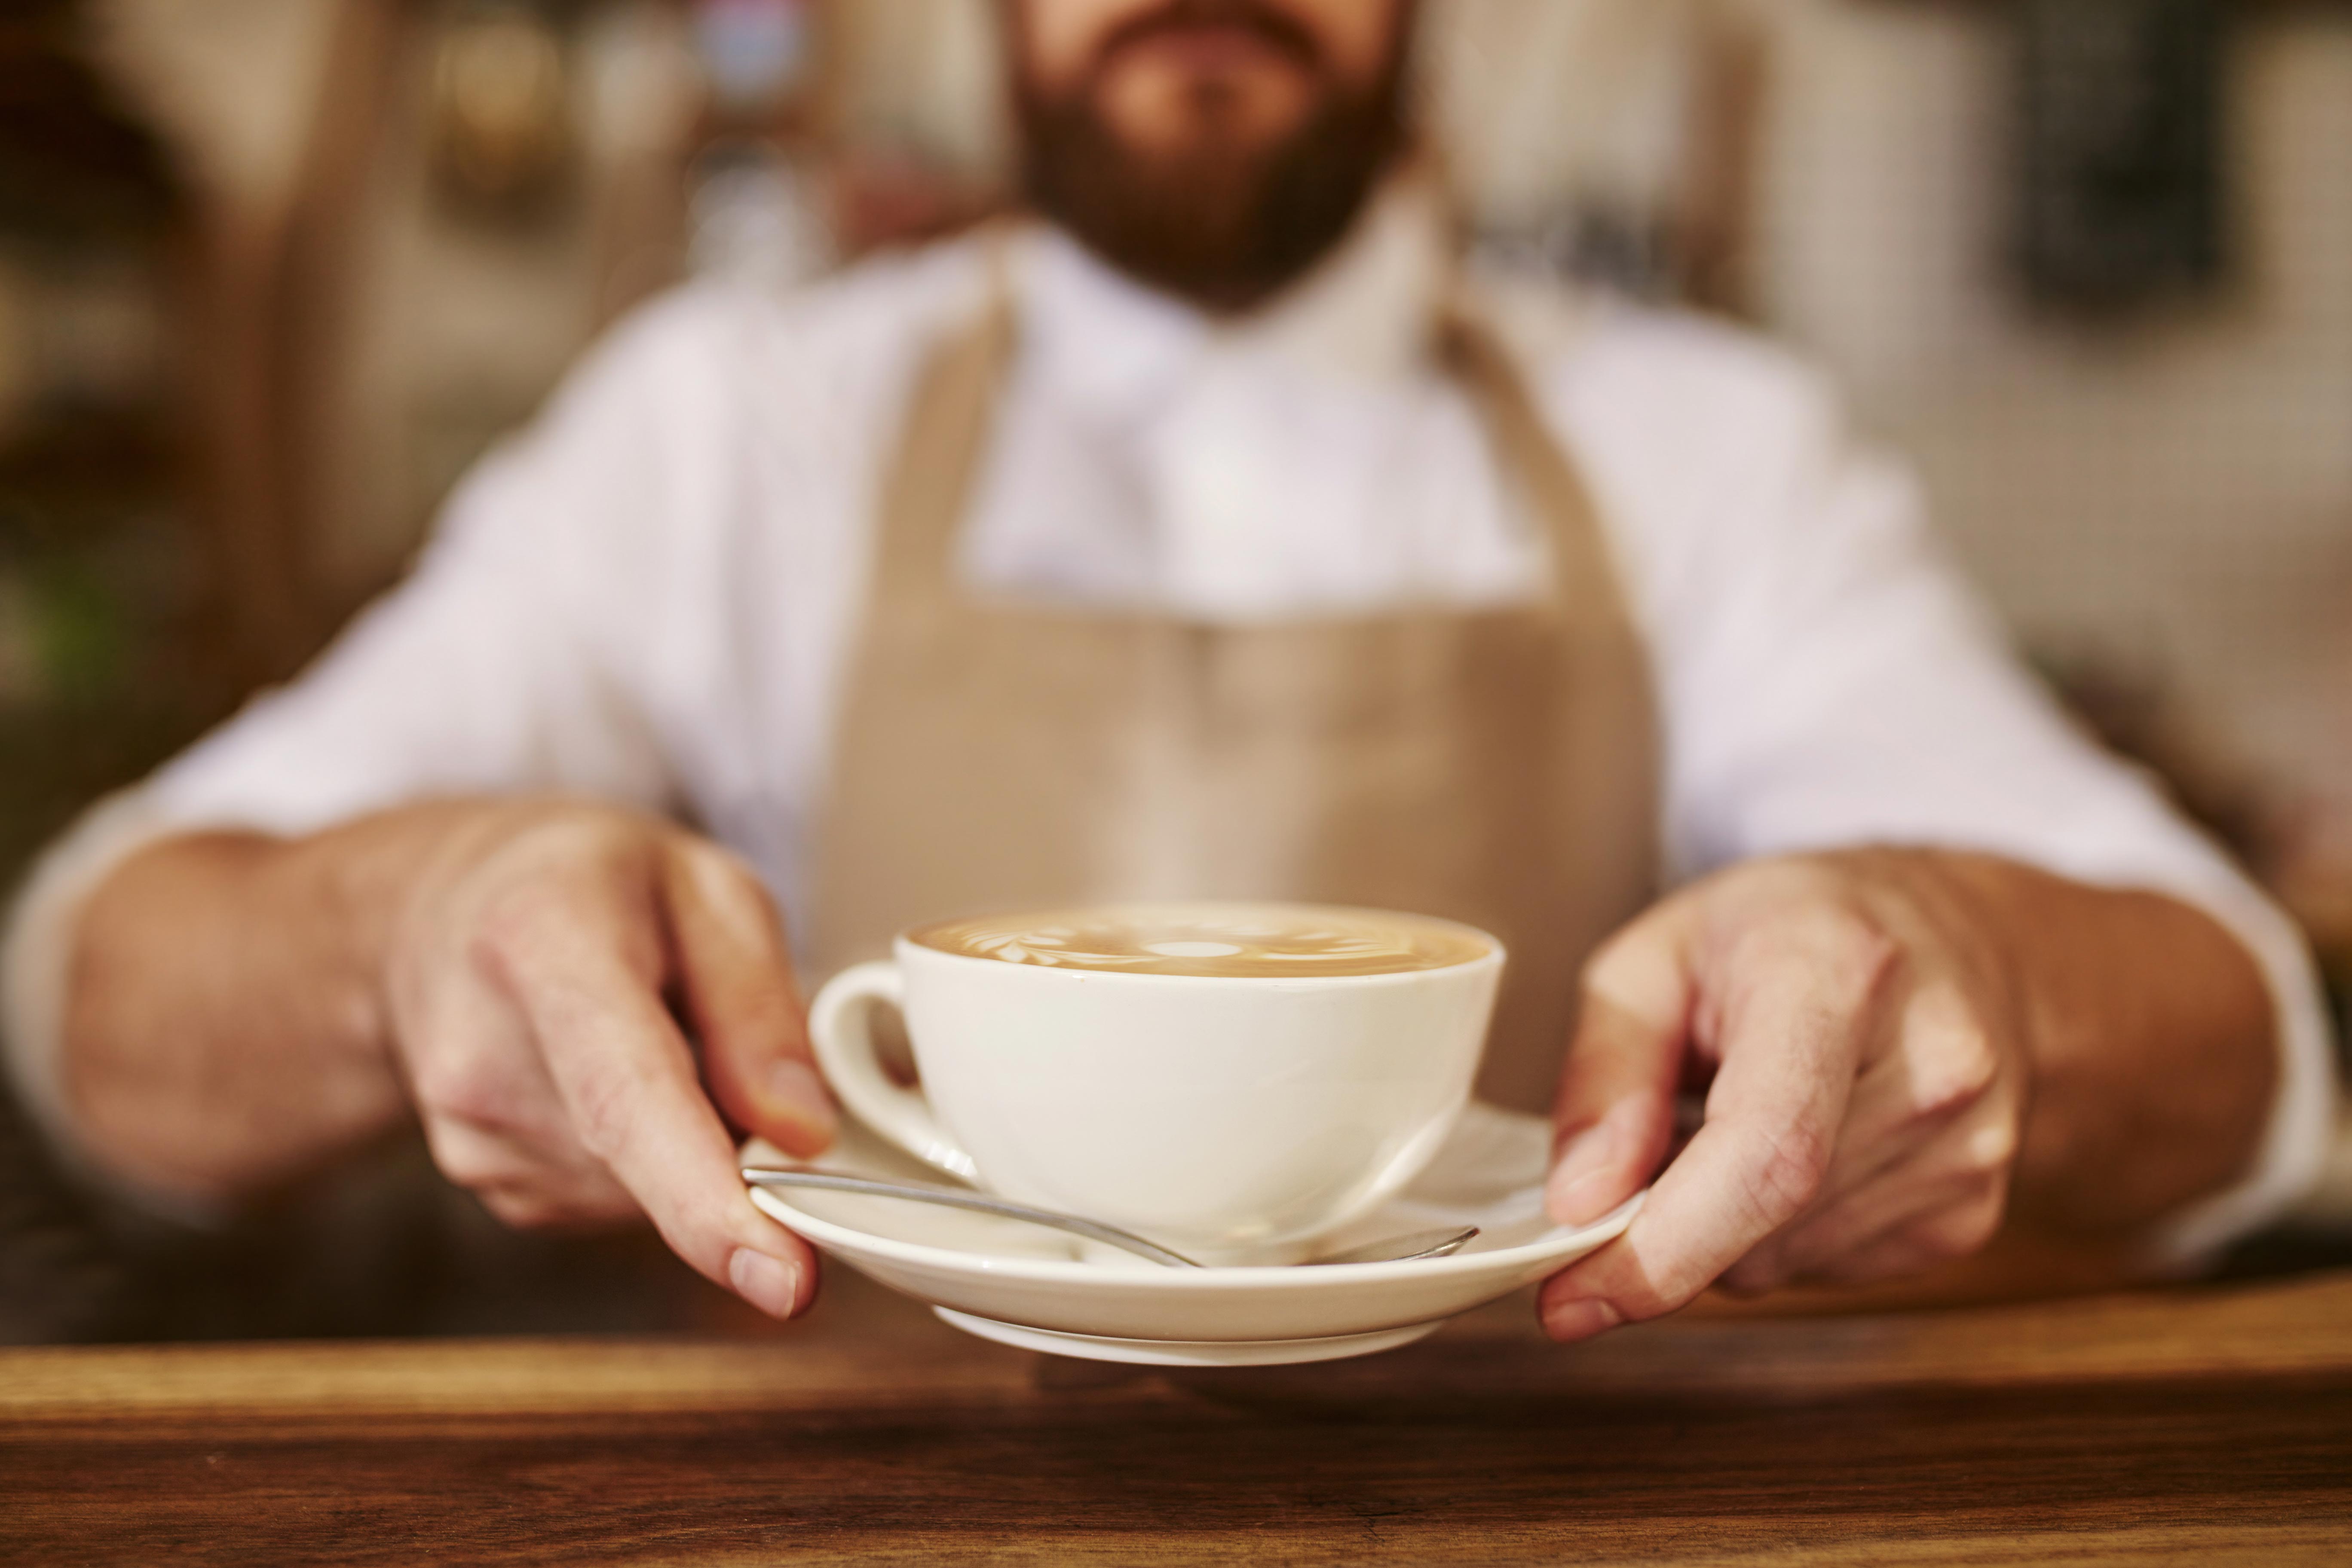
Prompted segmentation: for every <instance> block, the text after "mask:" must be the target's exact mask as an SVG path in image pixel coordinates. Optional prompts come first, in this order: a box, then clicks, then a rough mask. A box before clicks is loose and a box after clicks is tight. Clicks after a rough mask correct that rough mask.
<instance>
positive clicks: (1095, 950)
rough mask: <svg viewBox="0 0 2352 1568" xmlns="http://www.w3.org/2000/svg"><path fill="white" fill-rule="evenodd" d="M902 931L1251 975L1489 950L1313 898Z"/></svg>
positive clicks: (976, 921)
mask: <svg viewBox="0 0 2352 1568" xmlns="http://www.w3.org/2000/svg"><path fill="white" fill-rule="evenodd" d="M908 935H909V940H911V941H913V942H918V943H919V944H921V945H922V946H924V947H928V948H932V949H935V950H937V951H938V952H951V953H959V954H961V955H963V956H965V957H968V958H992V959H995V960H997V961H998V962H1000V963H1025V964H1034V965H1037V966H1039V967H1042V968H1050V969H1081V970H1102V971H1109V972H1114V973H1124V974H1191V975H1204V976H1225V977H1253V978H1288V979H1308V978H1316V977H1321V976H1338V975H1349V974H1391V973H1410V972H1412V971H1415V970H1423V969H1446V968H1451V967H1452V966H1454V965H1455V964H1458V963H1471V962H1473V961H1474V960H1476V959H1480V958H1484V957H1486V955H1487V954H1489V953H1491V952H1494V946H1493V944H1492V943H1491V942H1487V941H1486V940H1485V939H1484V938H1482V937H1480V936H1479V935H1477V934H1476V933H1475V932H1474V931H1468V930H1466V929H1465V928H1463V927H1461V926H1456V925H1452V924H1449V923H1447V922H1445V921H1436V920H1431V919H1428V918H1426V917H1424V916H1421V915H1406V914H1391V913H1389V912H1387V911H1385V910H1354V909H1339V908H1332V907H1327V906H1323V905H1318V904H1104V905H1096V906H1092V907H1089V908H1085V909H1067V910H1043V911H1038V912H1034V913H1021V914H1005V915H981V916H977V917H974V918H971V919H968V920H958V921H940V922H939V923H937V924H935V925H929V926H925V927H923V928H921V929H920V930H919V931H912V932H909V933H908Z"/></svg>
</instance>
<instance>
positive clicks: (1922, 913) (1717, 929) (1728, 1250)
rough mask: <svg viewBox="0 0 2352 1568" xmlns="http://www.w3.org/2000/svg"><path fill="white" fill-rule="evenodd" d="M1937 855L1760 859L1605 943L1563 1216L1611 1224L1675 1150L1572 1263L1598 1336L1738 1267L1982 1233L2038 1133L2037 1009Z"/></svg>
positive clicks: (1903, 1261) (1566, 1298)
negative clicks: (1691, 1106)
mask: <svg viewBox="0 0 2352 1568" xmlns="http://www.w3.org/2000/svg"><path fill="white" fill-rule="evenodd" d="M1988 912H1989V911H1987V910H1985V909H1984V908H1983V907H1982V905H1981V904H1980V903H1979V901H1978V900H1976V899H1974V898H1973V897H1972V896H1971V892H1970V889H1969V887H1968V885H1967V884H1966V882H1965V880H1964V879H1961V878H1958V877H1956V876H1954V875H1951V874H1950V872H1949V869H1948V866H1947V865H1946V864H1945V862H1944V860H1943V859H1942V858H1939V857H1937V856H1935V855H1932V854H1926V853H1919V854H1914V853H1908V852H1903V851H1893V850H1888V851H1864V852H1856V853H1850V854H1835V855H1824V856H1817V857H1806V858H1791V859H1782V860H1773V861H1764V862H1755V863H1750V864H1748V865H1744V866H1740V867H1736V868H1732V869H1730V870H1728V871H1726V872H1723V873H1721V874H1718V875H1717V876H1715V877H1712V878H1709V879H1706V880H1705V881H1702V882H1700V883H1697V884H1696V885H1694V886H1693V887H1691V888H1689V889H1685V890H1684V891H1683V892H1681V893H1678V894H1676V895H1675V896H1674V897H1673V898H1670V899H1668V900H1665V901H1664V902H1663V903H1661V904H1659V905H1658V906H1657V907H1656V908H1654V909H1653V910H1650V911H1649V912H1648V913H1646V914H1644V915H1643V916H1642V917H1641V918H1640V919H1639V920H1637V921H1634V922H1633V924H1632V925H1630V926H1628V927H1627V928H1626V929H1625V930H1623V931H1621V932H1620V933H1619V934H1618V935H1617V936H1616V937H1614V938H1612V940H1611V941H1610V942H1609V943H1608V944H1607V945H1605V946H1604V947H1603V948H1602V949H1601V951H1600V952H1598V953H1597V954H1595V955H1594V957H1593V959H1592V961H1591V964H1590V965H1589V966H1588V969H1587V971H1586V975H1585V994H1584V1005H1583V1012H1582V1017H1581V1022H1580V1026H1579V1028H1578V1032H1577V1037H1576V1040H1575V1044H1574V1047H1573V1048H1572V1049H1571V1051H1570V1057H1569V1062H1568V1068H1567V1073H1566V1077H1565V1079H1564V1080H1563V1082H1562V1085H1561V1089H1560V1095H1559V1107H1558V1110H1557V1112H1556V1120H1557V1123H1558V1142H1557V1147H1558V1150H1559V1155H1558V1158H1557V1160H1556V1163H1555V1166H1554V1169H1553V1173H1552V1175H1551V1180H1550V1184H1549V1194H1548V1197H1549V1207H1550V1210H1551V1213H1552V1215H1553V1216H1554V1217H1555V1218H1556V1219H1559V1220H1560V1221H1562V1222H1564V1223H1568V1224H1582V1223H1588V1222H1590V1221H1591V1220H1593V1219H1597V1218H1598V1217H1600V1216H1601V1215H1604V1214H1606V1213H1607V1212H1609V1210H1611V1209H1612V1208H1614V1207H1615V1206H1616V1205H1619V1204H1621V1203H1622V1202H1623V1201H1624V1200H1625V1199H1626V1198H1627V1197H1629V1196H1631V1195H1632V1194H1633V1193H1634V1192H1635V1191H1636V1190H1638V1189H1639V1188H1640V1187H1641V1186H1642V1184H1643V1183H1644V1182H1645V1181H1647V1180H1648V1179H1649V1178H1650V1177H1651V1175H1652V1174H1653V1173H1657V1172H1658V1170H1659V1167H1660V1165H1661V1164H1662V1163H1665V1161H1666V1159H1667V1157H1668V1154H1669V1152H1670V1146H1671V1144H1672V1142H1673V1139H1674V1136H1675V1100H1676V1097H1677V1094H1678V1092H1688V1091H1695V1090H1697V1089H1702V1088H1703V1089H1704V1090H1705V1093H1706V1115H1705V1120H1704V1121H1703V1123H1702V1124H1701V1125H1700V1126H1699V1127H1698V1129H1697V1131H1696V1133H1695V1134H1694V1135H1693V1136H1692V1137H1691V1139H1690V1141H1689V1142H1688V1144H1687V1146H1686V1147H1685V1148H1684V1149H1682V1151H1681V1152H1679V1153H1677V1154H1675V1155H1674V1158H1673V1162H1672V1163H1671V1164H1666V1165H1665V1169H1664V1173H1663V1174H1659V1175H1658V1176H1657V1181H1656V1184H1655V1185H1654V1188H1653V1190H1652V1192H1651V1194H1650V1197H1649V1201H1648V1202H1647V1203H1646V1204H1645V1205H1643V1210H1642V1212H1641V1214H1640V1215H1639V1216H1637V1217H1636V1218H1635V1220H1634V1222H1633V1226H1631V1227H1630V1228H1629V1229H1628V1230H1627V1231H1626V1233H1625V1234H1624V1235H1623V1236H1622V1237H1619V1238H1618V1239H1617V1240H1616V1241H1614V1242H1612V1243H1611V1244H1610V1245H1609V1246H1607V1247H1602V1248H1601V1249H1600V1250H1599V1251H1597V1252H1595V1253H1593V1254H1592V1255H1591V1257H1588V1258H1584V1259H1582V1260H1581V1261H1580V1262H1579V1263H1577V1264H1576V1265H1575V1266H1573V1267H1571V1268H1568V1269H1566V1270H1564V1271H1562V1272H1561V1273H1559V1274H1558V1275H1555V1276H1554V1277H1553V1278H1552V1279H1550V1281H1549V1282H1548V1283H1547V1284H1546V1285H1545V1287H1544V1290H1543V1296H1542V1302H1541V1311H1542V1315H1543V1321H1544V1325H1545V1327H1546V1329H1547V1330H1548V1331H1549V1332H1550V1333H1551V1335H1552V1336H1553V1337H1554V1338H1556V1339H1560V1340H1578V1339H1583V1338H1586V1337H1588V1336H1590V1335H1592V1334H1595V1333H1599V1332H1601V1331H1603V1330H1606V1329H1610V1328H1613V1327H1615V1326H1616V1325H1618V1324H1620V1323H1624V1322H1631V1321H1641V1320H1643V1319H1647V1318H1654V1317H1658V1316H1660V1315H1662V1314H1664V1313H1667V1312H1671V1311H1673V1310H1675V1309H1677V1308H1679V1307H1681V1306H1683V1305H1684V1304H1685V1303H1686V1302H1688V1301H1689V1300H1692V1299H1693V1298H1694V1297H1696V1295H1697V1294H1698V1293H1699V1292H1700V1291H1702V1290H1704V1289H1706V1288H1707V1287H1708V1286H1710V1285H1712V1284H1715V1283H1717V1282H1718V1281H1719V1282H1721V1283H1722V1284H1723V1285H1725V1286H1727V1287H1728V1288H1730V1289H1737V1290H1741V1291H1761V1290H1767V1289H1773V1288H1775V1287H1777V1286H1780V1285H1782V1284H1786V1283H1790V1282H1796V1281H1820V1282H1838V1283H1858V1282H1861V1281H1864V1280H1870V1279H1883V1278H1887V1277H1890V1276H1895V1275H1899V1274H1906V1273H1912V1272H1916V1271H1917V1270H1920V1269H1922V1268H1927V1267H1929V1266H1931V1265H1934V1264H1936V1263H1939V1262H1942V1261H1945V1260H1948V1259H1950V1258H1958V1257H1960V1256H1962V1255H1965V1254H1968V1253H1970V1252H1974V1251H1975V1250H1977V1249H1978V1248H1979V1247H1982V1246H1983V1245H1984V1244H1985V1242H1986V1241H1987V1240H1989V1239H1990V1237H1992V1235H1993V1233H1994V1232H1995V1231H1996V1230H1997V1229H1998V1228H1999V1227H2000V1222H2001V1216H2002V1212H2003V1209H2004V1206H2005V1205H2006V1203H2007V1200H2008V1194H2009V1190H2010V1184H2011V1173H2012V1170H2013V1167H2014V1165H2015V1163H2016V1161H2017V1157H2018V1152H2019V1150H2020V1147H2021V1142H2022V1141H2023V1131H2024V1118H2025V1110H2026V1105H2027V1100H2028V1095H2029V1091H2030V1089H2031V1087H2032V1086H2031V1081H2030V1080H2031V1069H2030V1063H2031V1059H2032V1057H2031V1052H2030V1050H2029V1048H2028V1042H2027V1040H2026V1037H2025V1036H2026V1032H2027V1029H2028V1027H2029V1025H2028V1020H2027V1016H2026V1014H2027V1008H2026V1006H2025V1004H2024V1000H2023V997H2022V987H2021V983H2020V981H2019V979H2018V977H2017V973H2016V970H2017V965H2016V964H2015V963H2013V962H2011V958H2010V956H2009V954H2008V953H2007V952H2005V951H2004V947H2003V942H2002V941H2001V933H2000V932H1999V931H1996V930H1994V929H1993V927H1994V925H1995V921H1992V920H1990V919H1989V918H1988Z"/></svg>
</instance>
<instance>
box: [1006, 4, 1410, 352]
mask: <svg viewBox="0 0 2352 1568" xmlns="http://www.w3.org/2000/svg"><path fill="white" fill-rule="evenodd" d="M1179 8H1180V9H1181V6H1180V7H1179ZM1221 9H1222V8H1221ZM1399 52H1400V54H1402V50H1400V51H1399ZM1402 76H1403V71H1402V61H1400V62H1398V63H1397V64H1396V65H1395V66H1392V67H1391V69H1390V70H1389V71H1388V72H1386V73H1385V74H1384V77H1383V79H1382V80H1381V82H1379V83H1378V84H1377V85H1376V86H1375V87H1373V88H1372V89H1370V90H1368V91H1367V90H1351V89H1346V88H1343V87H1338V86H1332V85H1328V84H1327V86H1326V88H1325V90H1324V91H1323V93H1322V95H1321V99H1320V101H1319V103H1318V106H1317V108H1316V110H1315V111H1314V113H1312V114H1311V115H1309V116H1308V117H1307V121H1305V122H1304V123H1303V124H1301V125H1300V126H1299V128H1298V129H1297V131H1296V132H1293V133H1292V134H1291V135H1290V136H1289V137H1287V138H1286V139H1285V140H1284V141H1283V142H1280V143H1279V144H1277V145H1276V146H1274V147H1271V148H1265V149H1261V150H1257V151H1254V152H1242V151H1236V150H1234V149H1230V148H1223V147H1214V146H1212V147H1208V148H1204V149H1202V150H1201V151H1200V152H1198V153H1194V154H1192V155H1191V156H1182V155H1178V156H1171V157H1158V156H1148V155H1145V154H1141V153H1137V152H1135V151H1134V150H1132V149H1131V148H1129V146H1128V145H1127V144H1126V143H1124V142H1121V141H1120V140H1119V139H1118V136H1117V134H1116V133H1115V132H1112V130H1111V129H1110V127H1109V126H1108V125H1107V124H1105V123H1104V121H1103V120H1102V117H1101V116H1100V114H1099V113H1098V112H1097V110H1096V106H1095V101H1094V96H1093V93H1092V90H1091V86H1090V84H1089V85H1082V86H1080V87H1079V88H1078V89H1076V90H1075V91H1073V92H1071V93H1069V94H1068V95H1066V96H1065V97H1062V98H1058V99H1052V100H1048V99H1045V97H1043V96H1042V95H1041V94H1039V93H1038V92H1037V91H1036V90H1035V89H1034V88H1033V87H1032V86H1031V85H1030V84H1028V83H1026V82H1024V83H1022V84H1021V85H1020V87H1019V88H1018V89H1017V90H1016V93H1015V107H1016V110H1017V112H1018V116H1019V121H1020V129H1021V135H1022V167H1023V175H1024V184H1025V186H1026V189H1027V193H1028V196H1029V200H1030V201H1031V203H1032V204H1033V205H1035V206H1036V208H1037V209H1038V210H1039V211H1040V212H1042V213H1044V214H1045V216H1047V217H1049V218H1051V219H1053V220H1054V221H1055V223H1057V224H1059V225H1060V226H1062V227H1064V228H1065V229H1067V230H1068V231H1069V232H1070V233H1071V234H1072V235H1074V236H1075V237H1076V238H1077V239H1078V240H1079V242H1080V243H1082V244H1083V245H1085V246H1086V247H1087V248H1088V249H1090V250H1092V251H1093V252H1095V254H1097V256H1100V257H1101V258H1103V259H1104V260H1106V261H1108V262H1109V263H1110V264H1111V265H1112V266H1114V267H1117V268H1119V269H1120V270H1121V271H1123V272H1126V273H1128V274H1129V275H1130V276H1132V277H1135V278H1138V279H1141V280H1142V281H1144V282H1146V283H1149V284H1150V285H1152V286H1153V287H1154V288H1158V289H1163V290H1165V291H1167V292H1169V293H1171V294H1176V295H1180V296H1182V297H1183V298H1185V299H1189V300H1195V301H1197V302H1198V303H1200V304H1202V305H1205V306H1207V307H1209V308H1210V309H1211V310H1220V311H1235V310H1246V309H1248V308H1249V307H1251V306H1253V305H1255V304H1258V303H1259V302H1260V301H1262V300H1265V299H1267V298H1269V297H1270V296H1272V295H1273V294H1275V293H1276V292H1277V291H1278V290H1280V289H1282V288H1283V287H1284V286H1285V285H1286V284H1288V283H1290V282H1291V281H1292V280H1293V279H1297V278H1298V277H1299V276H1300V275H1301V274H1303V273H1305V272H1306V271H1307V268H1309V267H1311V266H1313V265H1314V264H1315V262H1316V261H1317V260H1318V258H1321V257H1322V256H1323V255H1324V254H1325V253H1326V252H1327V251H1328V250H1329V249H1330V248H1331V247H1333V246H1334V245H1336V244H1337V243H1338V242H1339V237H1341V236H1342V235H1344V234H1345V233H1346V232H1347V231H1348V228H1349V225H1350V224H1352V223H1353V222H1354V221H1355V217H1356V215H1357V213H1358V212H1360V211H1361V210H1362V208H1363V205H1364V202H1365V199H1366V197H1367V196H1368V195H1370V193H1371V191H1372V189H1373V187H1374V186H1375V185H1376V184H1378V183H1379V182H1380V179H1381V175H1382V174H1384V173H1386V171H1387V170H1388V168H1389V166H1390V164H1391V163H1393V162H1394V161H1395V159H1396V157H1397V155H1398V153H1399V152H1400V151H1401V150H1402V147H1403V145H1404V142H1405V133H1404V117H1403V112H1402V96H1403V93H1402Z"/></svg>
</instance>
